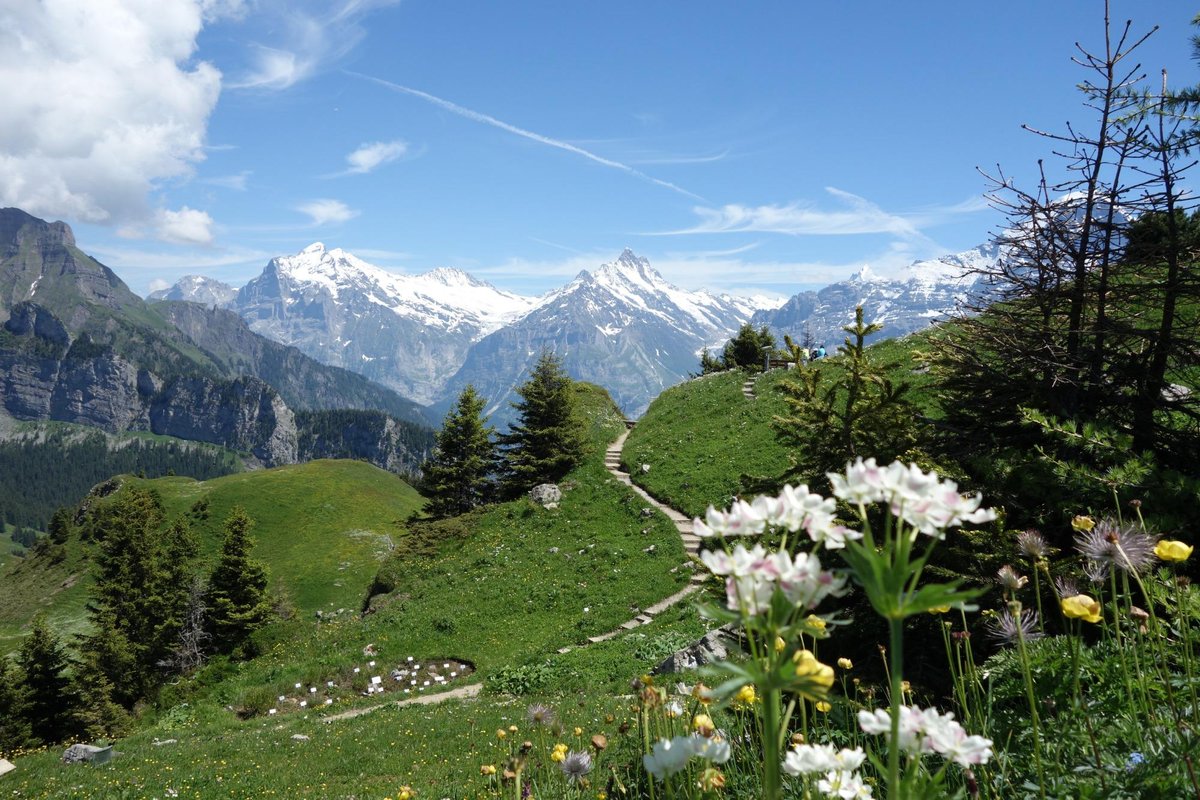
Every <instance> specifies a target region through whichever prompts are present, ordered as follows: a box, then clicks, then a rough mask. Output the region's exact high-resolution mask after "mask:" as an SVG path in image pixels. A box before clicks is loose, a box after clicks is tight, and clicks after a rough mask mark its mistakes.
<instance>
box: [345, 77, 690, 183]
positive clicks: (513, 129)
mask: <svg viewBox="0 0 1200 800" xmlns="http://www.w3.org/2000/svg"><path fill="white" fill-rule="evenodd" d="M347 74H349V75H353V76H355V77H357V78H363V79H365V80H368V81H373V82H374V83H377V84H379V85H380V86H384V87H386V88H388V89H391V90H392V91H394V92H400V93H401V94H407V95H410V96H412V97H416V98H419V99H421V100H424V101H425V102H427V103H432V104H433V105H435V106H437V107H438V108H442V109H444V110H446V111H449V112H450V113H452V114H456V115H457V116H460V117H463V118H464V119H469V120H471V121H472V122H479V123H482V124H484V125H490V126H492V127H493V128H499V129H500V130H502V131H506V132H508V133H511V134H513V135H515V136H520V137H522V138H524V139H529V140H530V141H532V142H537V143H539V144H544V145H547V146H548V147H556V148H558V149H559V150H565V151H567V152H568V153H574V154H575V155H577V156H582V157H583V158H586V159H588V160H589V161H593V162H595V163H597V164H602V165H603V166H606V167H612V168H613V169H618V170H620V171H622V172H625V173H627V174H629V175H632V176H634V177H635V178H640V179H641V180H644V181H649V182H650V183H653V184H655V185H656V186H662V187H663V188H665V189H670V190H671V191H673V192H678V193H679V194H682V195H684V196H685V197H690V198H692V199H693V200H703V199H704V198H702V197H700V195H698V194H695V193H693V192H689V191H688V190H687V189H684V188H683V187H681V186H677V185H675V184H673V183H670V182H668V181H664V180H659V179H658V178H654V177H651V176H650V175H647V174H646V173H644V172H642V171H641V170H637V169H634V168H633V167H631V166H629V165H628V164H625V163H622V162H620V161H614V160H613V159H611V158H605V157H604V156H601V155H597V154H596V153H593V152H591V151H590V150H584V149H583V148H582V147H577V146H576V145H573V144H571V143H570V142H564V141H563V140H561V139H555V138H553V137H550V136H545V135H543V134H540V133H535V132H534V131H530V130H526V129H525V128H519V127H517V126H516V125H513V124H511V123H508V122H504V121H503V120H499V119H496V118H495V117H493V116H490V115H488V114H484V113H482V112H480V111H473V110H472V109H469V108H466V107H464V106H460V105H458V104H457V103H454V102H451V101H449V100H446V99H443V98H441V97H437V96H435V95H432V94H429V93H428V92H423V91H421V90H420V89H413V88H411V87H408V86H401V85H400V84H398V83H392V82H391V81H385V80H383V79H382V78H374V77H372V76H370V75H363V74H361V73H357V72H348V73H347Z"/></svg>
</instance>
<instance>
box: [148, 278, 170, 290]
mask: <svg viewBox="0 0 1200 800" xmlns="http://www.w3.org/2000/svg"><path fill="white" fill-rule="evenodd" d="M147 285H148V286H149V288H150V291H152V292H161V291H162V290H163V289H170V288H171V282H170V281H165V280H163V279H162V278H155V279H154V280H152V281H150V283H149V284H147Z"/></svg>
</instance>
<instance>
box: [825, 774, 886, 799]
mask: <svg viewBox="0 0 1200 800" xmlns="http://www.w3.org/2000/svg"><path fill="white" fill-rule="evenodd" d="M817 789H818V790H819V791H821V792H822V793H824V795H825V796H826V797H837V798H840V800H859V799H860V798H869V797H872V796H873V795H872V794H871V787H870V786H868V785H867V784H866V783H864V782H863V779H862V776H860V775H859V774H858V773H857V772H847V771H846V770H830V771H829V772H828V773H826V775H825V777H824V778H822V779H821V780H819V781H817Z"/></svg>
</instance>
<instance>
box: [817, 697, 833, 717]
mask: <svg viewBox="0 0 1200 800" xmlns="http://www.w3.org/2000/svg"><path fill="white" fill-rule="evenodd" d="M831 708H833V706H832V705H830V704H829V703H827V702H825V701H824V700H820V701H818V702H817V711H820V712H821V713H822V714H828V713H829V709H831Z"/></svg>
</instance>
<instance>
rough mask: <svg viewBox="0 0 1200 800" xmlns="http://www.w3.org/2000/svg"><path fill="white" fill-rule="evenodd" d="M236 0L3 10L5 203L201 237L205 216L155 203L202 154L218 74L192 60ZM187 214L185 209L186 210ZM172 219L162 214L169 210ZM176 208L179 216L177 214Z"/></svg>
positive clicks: (0, 176)
mask: <svg viewBox="0 0 1200 800" xmlns="http://www.w3.org/2000/svg"><path fill="white" fill-rule="evenodd" d="M240 7H241V3H240V2H234V1H233V0H53V1H52V2H40V3H33V2H24V3H16V4H14V3H4V4H3V6H2V7H0V86H3V87H4V102H3V103H0V205H11V206H19V207H21V208H23V209H25V210H26V211H29V212H30V213H33V214H38V215H42V216H49V217H63V218H67V219H70V220H73V221H84V222H94V223H101V224H109V225H114V226H134V227H140V226H151V227H154V226H156V225H157V224H158V223H161V222H162V221H163V220H164V219H166V220H168V223H167V225H166V227H165V228H163V230H164V231H165V232H167V233H170V234H171V235H175V234H176V233H178V232H179V231H180V230H181V228H180V225H181V224H182V222H183V220H184V219H186V220H187V226H186V228H187V230H186V231H185V232H186V233H187V234H188V235H189V236H196V235H200V233H201V231H200V226H199V224H198V222H199V218H198V217H197V216H196V215H197V214H199V213H202V212H195V211H192V210H191V209H186V210H181V211H178V212H170V211H164V210H161V209H159V210H156V209H153V208H151V207H150V204H149V203H148V201H147V197H148V195H149V193H150V192H151V191H153V190H154V189H155V188H156V186H157V185H158V184H160V183H161V182H163V181H166V180H170V179H178V178H181V177H187V176H190V175H191V173H192V169H193V166H194V164H196V163H197V162H199V161H201V160H202V159H203V158H204V149H203V145H204V136H205V129H206V126H207V123H208V118H209V115H210V114H211V112H212V110H213V107H214V106H215V105H216V102H217V98H218V96H219V94H220V90H221V74H220V72H218V70H217V69H216V68H215V67H213V66H212V65H211V64H209V63H207V62H204V61H199V62H195V61H193V60H192V57H193V55H194V52H195V49H196V37H197V35H198V34H199V32H200V30H201V27H202V26H203V24H204V21H205V19H210V18H213V17H214V16H215V15H218V14H225V13H233V12H235V11H237V10H238V9H239V8H240ZM185 211H186V212H187V213H185ZM172 214H173V215H176V216H175V217H163V216H162V215H172ZM179 215H183V216H182V217H180V216H179Z"/></svg>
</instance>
